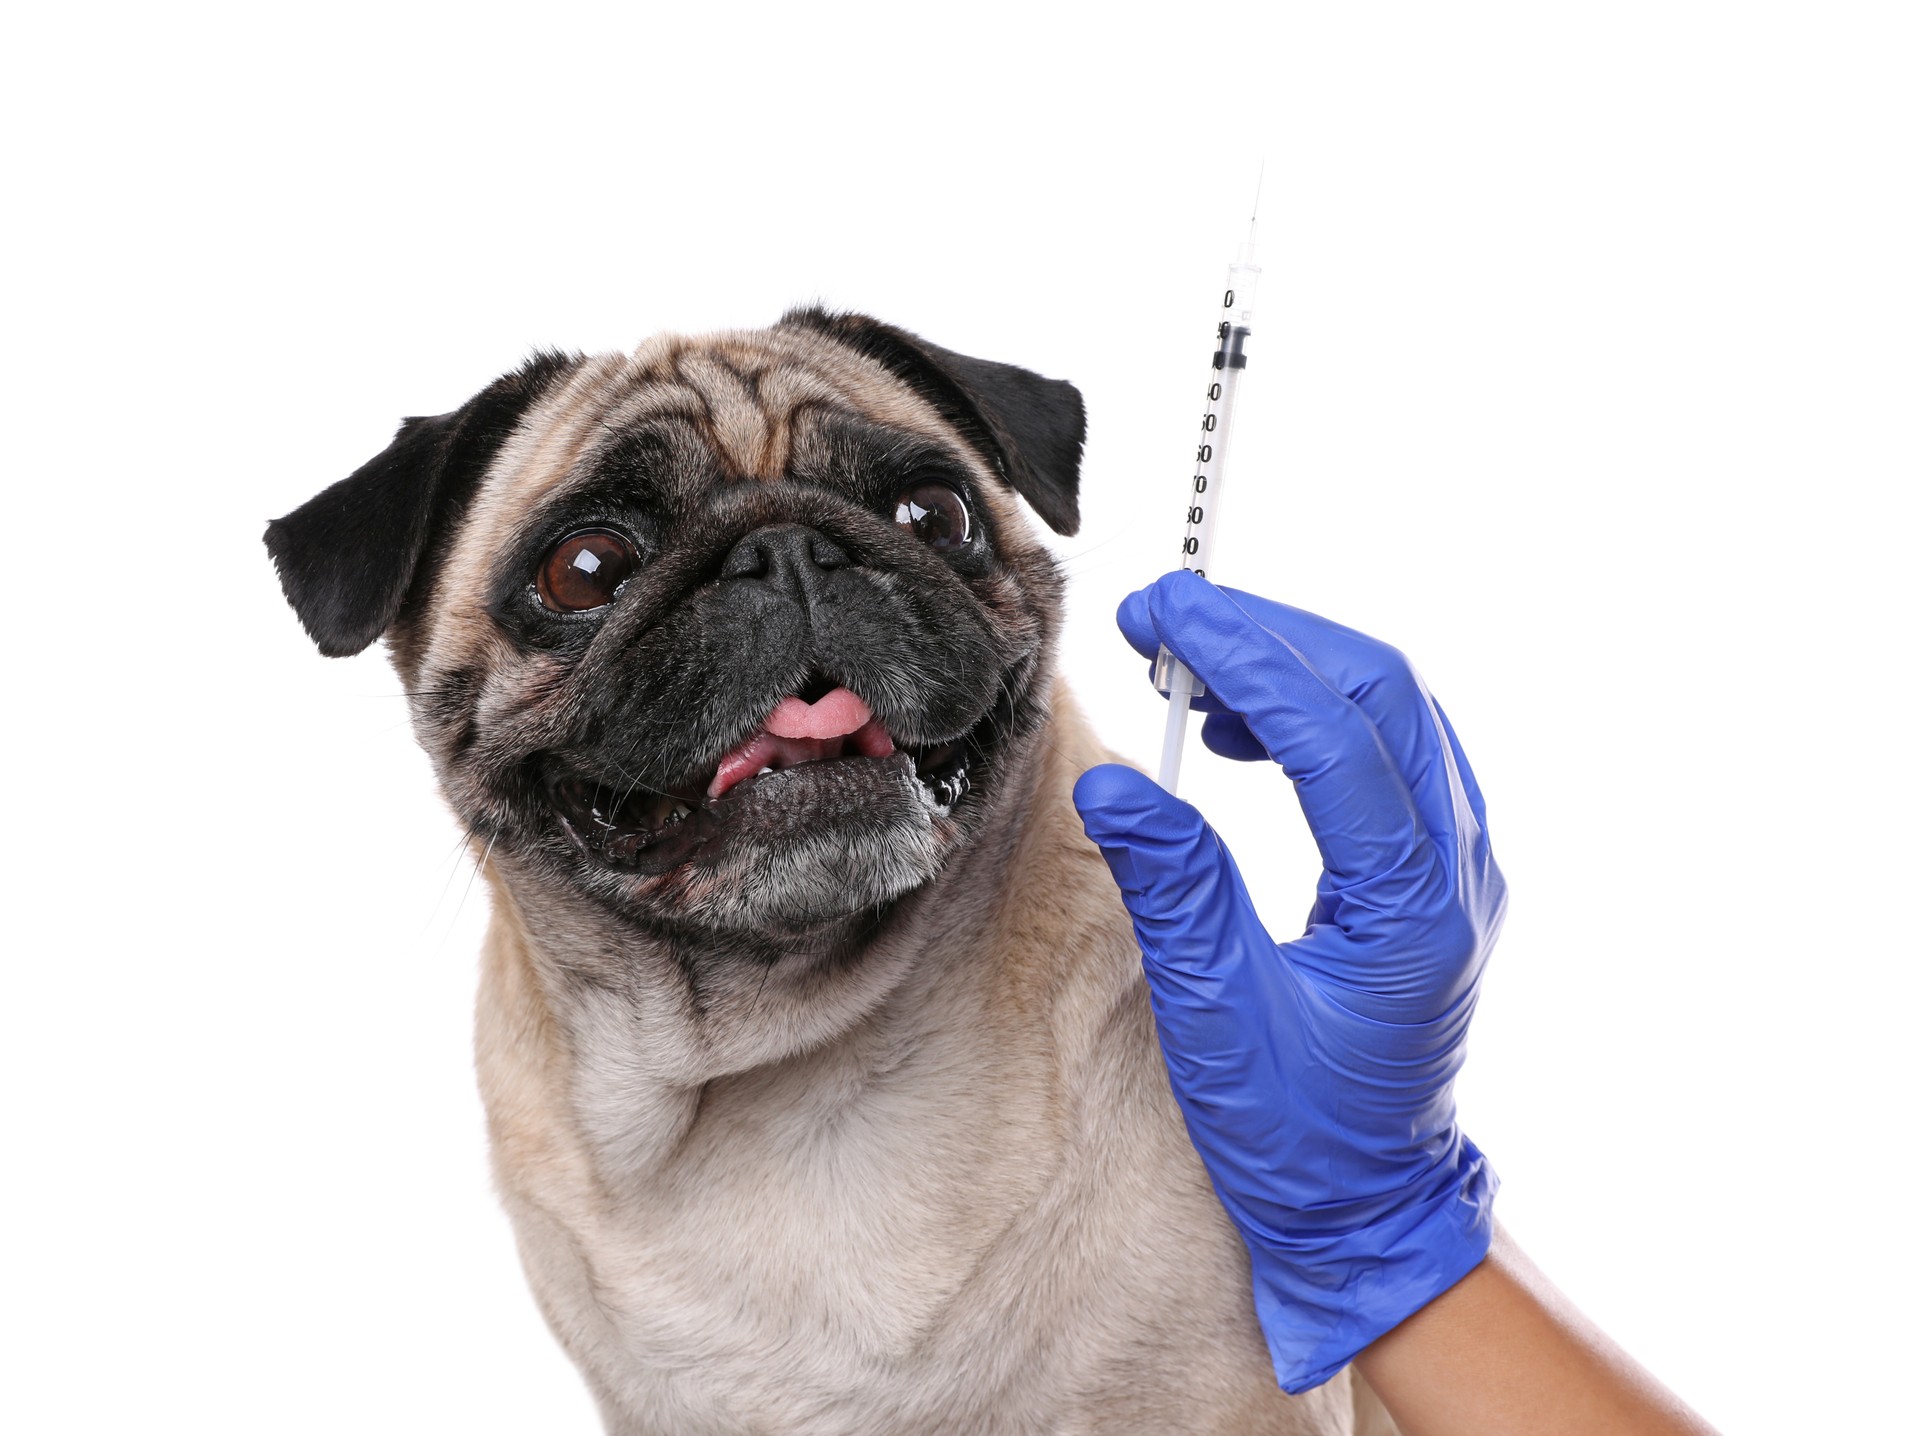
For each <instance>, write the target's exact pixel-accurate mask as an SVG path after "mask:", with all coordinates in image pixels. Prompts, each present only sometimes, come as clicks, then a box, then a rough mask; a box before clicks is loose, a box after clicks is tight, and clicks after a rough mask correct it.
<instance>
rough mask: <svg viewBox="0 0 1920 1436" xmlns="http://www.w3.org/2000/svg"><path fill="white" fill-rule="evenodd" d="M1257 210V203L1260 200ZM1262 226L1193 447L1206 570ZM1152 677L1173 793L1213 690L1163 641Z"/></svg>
mask: <svg viewBox="0 0 1920 1436" xmlns="http://www.w3.org/2000/svg"><path fill="white" fill-rule="evenodd" d="M1255 204H1256V208H1257V207H1258V201H1257V200H1256V202H1255ZM1254 229H1255V224H1254V223H1249V224H1248V225H1247V241H1246V243H1245V244H1243V245H1241V246H1240V253H1239V254H1238V255H1237V256H1236V257H1235V259H1234V261H1233V263H1232V264H1231V265H1229V266H1228V267H1227V291H1226V296H1225V297H1224V298H1223V299H1222V300H1221V301H1220V323H1219V326H1218V327H1217V328H1216V329H1215V330H1214V340H1215V343H1214V351H1213V359H1212V361H1211V363H1210V364H1209V365H1208V371H1207V406H1206V408H1205V410H1204V411H1203V412H1202V413H1201V416H1200V446H1199V448H1198V449H1197V450H1196V451H1195V453H1194V464H1193V484H1192V487H1191V488H1190V489H1189V490H1188V493H1187V532H1186V537H1185V538H1184V539H1183V540H1182V541H1181V544H1180V566H1181V567H1182V568H1184V569H1190V570H1192V571H1193V572H1194V573H1198V574H1205V573H1206V571H1207V563H1208V560H1209V558H1210V557H1211V555H1212V553H1213V531H1214V529H1215V528H1216V527H1218V525H1219V523H1220V496H1221V480H1222V479H1223V477H1224V476H1225V474H1226V468H1227V444H1228V442H1229V441H1230V440H1231V439H1232V437H1233V401H1234V397H1235V396H1236V395H1237V394H1238V393H1239V392H1240V375H1241V373H1242V372H1243V371H1244V370H1245V369H1246V367H1247V336H1248V335H1250V334H1252V333H1253V295H1254V289H1255V288H1256V287H1257V286H1258V284H1259V283H1260V266H1259V265H1257V264H1255V263H1254V262H1253V240H1254ZM1153 683H1154V686H1155V687H1156V688H1158V689H1159V690H1160V691H1161V692H1162V693H1164V694H1166V695H1167V732H1166V737H1165V738H1164V739H1163V740H1162V742H1161V745H1160V786H1161V787H1163V788H1165V789H1166V790H1167V791H1168V792H1169V793H1171V792H1174V791H1176V790H1177V788H1178V786H1179V782H1180V751H1181V748H1182V746H1183V745H1184V744H1185V742H1186V737H1187V709H1188V707H1189V706H1190V705H1191V704H1192V702H1193V700H1194V699H1195V698H1198V697H1200V696H1201V695H1202V694H1204V693H1205V692H1206V691H1207V690H1206V687H1205V685H1204V684H1202V683H1201V682H1200V680H1199V679H1197V678H1195V677H1194V676H1193V673H1192V671H1191V670H1189V669H1188V667H1187V665H1186V664H1184V663H1182V662H1181V661H1180V660H1179V659H1177V658H1175V657H1174V656H1173V654H1172V653H1170V652H1169V651H1168V650H1167V648H1166V646H1165V645H1164V644H1163V645H1162V646H1161V648H1160V653H1159V656H1158V657H1156V658H1155V659H1154V663H1153Z"/></svg>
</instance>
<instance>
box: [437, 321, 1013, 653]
mask: <svg viewBox="0 0 1920 1436" xmlns="http://www.w3.org/2000/svg"><path fill="white" fill-rule="evenodd" d="M849 419H851V420H857V421H861V422H864V423H866V424H871V425H878V426H882V427H884V428H886V429H888V430H892V431H895V432H897V433H899V434H901V435H903V436H910V437H912V438H918V439H920V440H923V441H925V442H926V443H927V444H928V445H930V446H935V447H938V448H939V449H940V450H941V452H942V453H943V454H945V455H946V456H947V457H948V458H950V459H951V460H952V461H954V462H957V463H960V464H963V465H964V466H965V467H966V468H967V469H968V470H969V471H970V472H971V473H972V475H973V476H974V477H975V478H976V479H978V480H980V481H981V491H982V494H983V497H984V499H985V501H986V502H987V503H988V504H989V505H991V507H992V509H993V510H994V513H995V516H996V518H997V519H999V520H1000V521H1002V522H1005V521H1007V520H1008V519H1009V518H1010V517H1011V515H1012V513H1013V509H1012V506H1011V505H1010V504H1007V503H1005V502H1003V501H1002V500H1001V498H1000V496H999V495H998V494H997V493H994V492H993V489H992V486H991V484H990V483H989V482H988V481H989V480H990V479H991V478H992V474H991V471H990V470H989V468H988V466H987V464H986V462H985V461H984V460H983V459H982V458H981V457H980V455H979V454H978V453H977V452H976V451H975V450H974V449H973V448H972V446H971V445H969V444H967V443H966V442H965V440H964V439H963V438H962V437H961V436H960V435H959V433H958V432H957V431H956V430H955V429H954V428H953V426H952V425H951V424H950V423H948V422H947V420H946V419H945V418H943V417H942V416H941V414H940V413H939V411H938V410H937V409H935V408H934V406H933V405H932V404H930V403H928V402H927V400H926V399H924V398H922V397H921V396H920V395H919V394H918V393H916V392H915V391H914V390H913V389H911V388H909V387H908V386H907V385H906V384H904V383H902V382H901V381H900V380H899V379H898V378H896V377H895V376H894V375H892V374H891V373H889V372H888V371H887V370H886V369H885V368H884V367H883V366H882V365H880V364H879V363H877V362H875V361H874V360H872V359H869V358H867V357H866V356H865V355H862V354H857V353H854V352H853V351H851V350H849V349H847V348H846V347H844V346H843V345H840V344H836V343H833V342H831V341H828V340H825V339H822V338H820V337H818V336H816V335H813V334H811V333H809V332H807V331H801V330H794V331H785V330H754V331H747V332H742V333H731V334H719V335H711V336H704V337H698V338H689V337H686V336H682V335H676V334H665V335H659V336H656V337H655V338H653V339H651V340H649V341H648V342H647V343H645V344H643V345H641V346H640V347H639V348H638V349H636V350H635V351H634V352H633V353H631V354H606V355H599V356H596V357H594V358H590V359H587V360H585V361H583V362H582V363H581V364H580V365H579V366H578V367H577V368H576V369H575V370H574V372H573V373H572V374H571V375H570V376H569V377H568V378H567V379H566V380H565V381H564V382H563V383H560V384H557V385H555V386H554V387H553V389H552V390H551V391H550V392H549V393H547V394H546V395H545V396H543V397H542V398H541V399H540V400H539V401H537V402H536V404H535V405H534V406H533V407H532V408H531V409H530V410H529V412H528V414H527V416H526V418H525V420H524V421H523V422H522V423H521V424H520V425H519V427H518V428H517V429H516V430H515V432H514V434H513V435H512V437H511V438H509V439H508V440H507V442H506V443H504V444H502V445H501V447H500V451H499V453H498V455H497V456H496V457H495V459H494V461H493V463H492V464H491V465H490V467H489V469H488V471H487V474H486V477H485V479H484V480H483V482H482V483H481V486H480V489H479V492H478V493H477V494H476V496H475V500H474V503H473V505H472V507H471V508H470V510H469V511H468V515H467V521H466V523H465V524H464V525H463V526H462V529H461V532H460V533H459V535H458V536H457V538H456V540H455V542H454V546H453V549H452V552H451V555H450V558H451V562H449V563H448V564H447V565H446V568H445V573H446V576H447V582H448V587H447V589H446V591H445V592H444V593H443V595H442V596H443V599H444V600H445V601H444V602H443V603H442V604H440V605H438V612H439V613H440V615H441V617H442V620H443V621H444V619H445V618H446V616H448V615H449V614H458V613H462V612H465V613H471V612H474V611H476V610H477V609H478V608H480V607H483V606H484V604H485V601H486V594H485V587H486V583H487V575H488V574H489V573H490V572H491V571H492V570H491V561H492V556H493V555H495V554H497V553H499V552H502V551H503V550H505V549H506V548H508V547H509V546H510V545H511V544H513V542H514V541H515V539H516V538H517V536H518V535H519V534H520V533H521V532H522V531H523V530H524V528H525V526H526V525H527V523H528V522H529V520H530V517H531V516H533V515H535V514H537V513H539V512H541V511H543V510H544V509H546V508H548V507H550V506H551V505H553V504H555V503H558V502H561V501H563V500H564V499H565V498H566V497H567V496H568V495H569V494H570V493H572V492H573V491H574V490H576V489H578V488H580V487H583V486H585V485H588V484H591V483H593V482H594V481H595V479H596V477H597V470H598V464H597V462H596V461H597V460H598V459H599V458H600V457H601V456H603V455H605V454H606V453H608V452H609V451H610V450H612V449H613V448H614V447H616V446H618V445H622V444H631V443H633V442H634V441H636V440H638V439H640V438H642V437H647V438H651V439H652V440H654V441H655V442H656V443H657V445H658V447H660V448H661V449H662V450H664V451H666V452H667V453H669V454H671V455H673V456H674V457H675V458H676V459H677V460H678V461H679V462H678V464H677V467H678V469H679V470H680V471H681V472H682V473H683V474H684V475H685V476H686V477H687V479H688V481H689V482H692V483H710V482H713V481H716V480H740V479H757V480H763V481H767V482H775V481H779V480H781V479H783V478H786V477H788V476H789V475H790V474H791V473H792V472H794V471H795V470H796V468H804V469H809V470H814V471H816V472H817V470H818V466H819V464H818V461H819V460H820V459H821V458H822V457H823V455H824V451H825V450H827V449H828V448H830V439H829V436H830V435H831V433H832V432H833V431H834V430H835V428H836V427H837V426H839V425H841V424H844V423H845V421H847V420H849ZM809 457H813V458H815V459H816V462H815V463H812V464H809V463H807V462H806V460H807V459H808V458H809ZM434 646H438V645H437V644H433V643H432V641H431V640H430V647H434Z"/></svg>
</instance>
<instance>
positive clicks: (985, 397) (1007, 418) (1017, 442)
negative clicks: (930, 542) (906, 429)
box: [780, 309, 1087, 534]
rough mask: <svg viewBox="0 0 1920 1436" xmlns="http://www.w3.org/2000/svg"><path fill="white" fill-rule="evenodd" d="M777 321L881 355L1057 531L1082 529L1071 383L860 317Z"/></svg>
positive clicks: (824, 315) (1078, 427)
mask: <svg viewBox="0 0 1920 1436" xmlns="http://www.w3.org/2000/svg"><path fill="white" fill-rule="evenodd" d="M780 323H781V324H783V325H788V326H791V327H793V328H801V329H813V330H816V331H818V332H820V333H822V334H827V335H830V336H832V337H833V338H835V339H837V340H839V341H840V342H841V343H842V344H845V345H846V346H847V347H848V348H850V349H855V350H858V351H859V352H860V353H862V354H865V355H867V356H868V357H869V358H871V359H876V360H878V361H879V362H880V363H881V364H883V365H885V366H886V367H887V369H889V370H890V371H892V373H894V374H895V375H897V376H898V377H899V378H901V379H904V380H905V381H906V382H907V383H909V384H911V385H912V386H913V387H914V388H915V389H916V390H917V391H918V392H919V393H920V394H921V395H922V396H923V397H924V398H926V399H927V400H928V401H930V402H931V403H932V404H933V406H934V407H935V408H937V409H938V410H939V411H940V413H941V415H942V416H943V417H944V418H945V419H946V420H947V422H949V423H950V424H952V425H953V426H954V427H955V428H957V429H959V430H960V432H961V433H962V434H964V435H966V437H967V440H968V442H970V443H972V444H973V445H974V447H976V448H977V449H979V450H980V451H981V453H983V454H985V455H986V456H987V458H989V459H990V460H992V461H993V462H994V463H995V464H996V465H997V466H998V467H999V470H1000V472H1001V473H1002V474H1003V475H1004V476H1005V477H1006V480H1007V482H1008V483H1009V484H1011V485H1012V486H1013V488H1014V490H1015V491H1016V492H1018V493H1019V494H1020V495H1021V496H1022V497H1023V498H1025V499H1026V501H1027V502H1028V503H1029V504H1032V505H1033V511H1034V512H1035V513H1037V514H1039V515H1040V517H1041V518H1043V519H1045V520H1046V521H1047V523H1048V525H1049V526H1050V527H1051V528H1053V529H1054V531H1055V532H1057V533H1063V534H1070V533H1073V532H1075V531H1076V530H1078V529H1079V527H1080V446H1081V444H1082V443H1083V442H1085V440H1086V437H1087V411H1086V406H1085V405H1084V404H1082V403H1081V401H1080V391H1079V390H1078V389H1076V388H1074V387H1073V385H1071V384H1069V383H1067V382H1066V381H1065V380H1064V379H1043V378H1041V377H1040V376H1039V375H1038V374H1036V373H1034V372H1033V371H1032V370H1031V369H1021V368H1018V367H1016V366H1014V365H1012V364H995V363H993V362H992V361H990V360H987V359H970V358H968V357H967V356H966V355H965V354H955V353H954V352H953V351H952V350H950V349H942V348H941V347H940V346H939V345H938V344H929V343H928V342H927V341H926V340H924V339H922V338H920V337H919V336H918V335H916V334H909V333H907V332H906V331H905V330H904V329H895V328H894V327H893V326H892V325H890V324H882V323H881V322H880V321H879V320H877V319H869V318H868V317H867V316H866V315H864V314H832V313H829V312H828V311H826V310H824V309H794V310H789V311H788V312H787V313H786V314H785V315H784V316H782V318H781V320H780Z"/></svg>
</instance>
